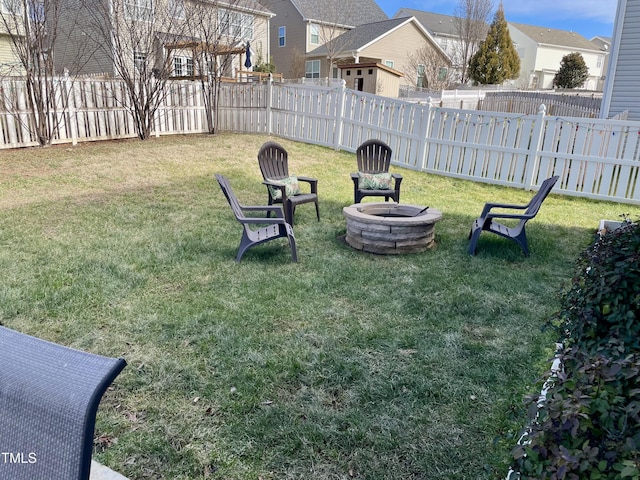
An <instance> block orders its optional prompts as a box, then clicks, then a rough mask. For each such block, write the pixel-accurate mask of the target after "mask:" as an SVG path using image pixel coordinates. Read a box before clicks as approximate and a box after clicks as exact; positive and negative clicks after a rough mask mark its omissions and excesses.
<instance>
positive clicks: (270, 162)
mask: <svg viewBox="0 0 640 480" xmlns="http://www.w3.org/2000/svg"><path fill="white" fill-rule="evenodd" d="M258 164H259V165H260V171H261V172H262V178H263V180H264V181H263V182H262V183H263V184H264V185H266V186H267V195H268V196H269V197H268V201H269V205H273V204H274V203H281V204H282V206H283V207H284V217H285V219H286V220H287V223H289V224H290V225H293V215H294V213H295V211H296V206H298V205H301V204H303V203H311V202H313V203H315V205H316V217H317V218H318V221H320V208H319V206H318V179H317V178H311V177H301V176H299V175H298V176H296V177H295V179H296V180H297V181H298V182H303V183H306V184H309V187H310V190H311V191H310V192H307V193H305V192H302V191H300V192H296V193H295V194H292V195H288V194H287V186H286V184H285V182H287V181H288V180H289V179H291V178H292V177H291V176H290V175H289V155H288V153H287V151H286V150H285V149H284V147H282V145H280V144H278V143H276V142H266V143H265V144H264V145H262V147H260V150H259V151H258Z"/></svg>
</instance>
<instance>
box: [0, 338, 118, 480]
mask: <svg viewBox="0 0 640 480" xmlns="http://www.w3.org/2000/svg"><path fill="white" fill-rule="evenodd" d="M125 365H126V362H125V361H124V359H122V358H110V357H103V356H100V355H95V354H93V353H88V352H82V351H80V350H74V349H72V348H69V347H66V346H63V345H58V344H55V343H51V342H48V341H45V340H41V339H39V338H36V337H32V336H30V335H26V334H24V333H20V332H16V331H15V330H10V329H8V328H6V327H0V446H1V447H0V448H1V450H0V451H2V452H10V453H11V455H14V460H13V461H6V458H5V461H4V462H2V461H0V478H3V479H4V478H6V479H11V480H54V479H64V480H89V475H90V470H91V453H92V450H93V436H94V428H95V420H96V413H97V410H98V404H99V403H100V399H101V398H102V395H103V394H104V392H105V391H106V390H107V387H109V385H110V384H111V383H112V382H113V380H114V379H115V378H116V377H117V376H118V374H119V373H120V372H121V371H122V369H123V368H124V367H125Z"/></svg>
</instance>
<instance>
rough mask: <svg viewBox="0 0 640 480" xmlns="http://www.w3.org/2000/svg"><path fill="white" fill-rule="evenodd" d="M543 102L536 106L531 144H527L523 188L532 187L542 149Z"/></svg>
mask: <svg viewBox="0 0 640 480" xmlns="http://www.w3.org/2000/svg"><path fill="white" fill-rule="evenodd" d="M546 108H547V107H545V105H544V103H543V104H541V105H540V107H539V108H538V115H537V118H536V123H535V125H534V128H533V134H532V137H531V144H530V146H529V155H528V157H529V160H530V161H528V162H527V171H526V173H525V179H524V189H525V190H527V191H528V190H531V187H533V183H534V178H535V174H536V173H537V171H538V168H539V166H540V150H541V149H542V134H543V132H544V117H545V110H546Z"/></svg>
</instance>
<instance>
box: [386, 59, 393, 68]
mask: <svg viewBox="0 0 640 480" xmlns="http://www.w3.org/2000/svg"><path fill="white" fill-rule="evenodd" d="M384 64H385V66H386V67H389V68H393V60H385V61H384Z"/></svg>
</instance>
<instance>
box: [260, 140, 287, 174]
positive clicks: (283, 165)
mask: <svg viewBox="0 0 640 480" xmlns="http://www.w3.org/2000/svg"><path fill="white" fill-rule="evenodd" d="M258 164H259V165H260V171H261V172H262V177H263V178H265V179H267V178H269V179H271V180H280V179H281V178H287V177H288V176H289V156H288V154H287V151H286V150H285V149H284V148H283V147H282V146H281V145H280V144H278V143H276V142H266V143H265V144H264V145H262V147H260V150H259V151H258Z"/></svg>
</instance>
